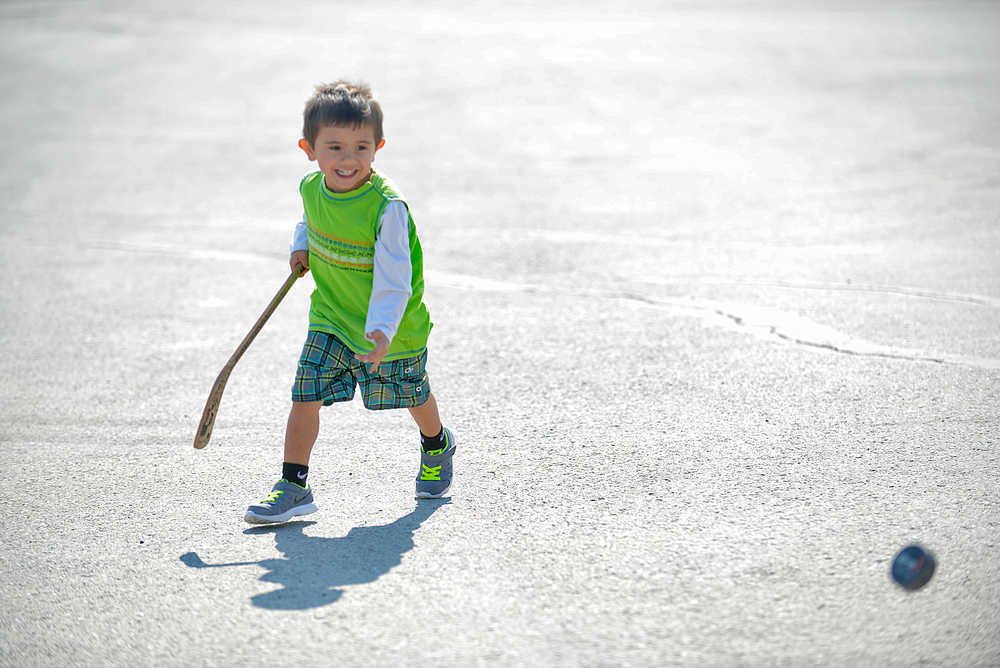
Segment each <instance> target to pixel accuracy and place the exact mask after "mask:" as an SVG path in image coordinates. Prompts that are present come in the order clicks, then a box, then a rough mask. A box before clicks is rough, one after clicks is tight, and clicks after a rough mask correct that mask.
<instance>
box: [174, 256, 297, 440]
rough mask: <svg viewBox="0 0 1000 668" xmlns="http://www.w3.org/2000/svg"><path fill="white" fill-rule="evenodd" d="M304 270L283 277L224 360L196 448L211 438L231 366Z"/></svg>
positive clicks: (208, 403) (209, 399)
mask: <svg viewBox="0 0 1000 668" xmlns="http://www.w3.org/2000/svg"><path fill="white" fill-rule="evenodd" d="M304 273H305V271H304V270H303V269H302V267H296V268H295V269H294V270H292V273H291V274H289V275H288V278H287V279H285V284H284V285H282V286H281V289H280V290H278V294H276V295H274V299H272V300H271V303H270V304H268V305H267V308H265V309H264V312H263V313H262V314H261V315H260V317H259V318H257V322H255V323H254V325H253V327H251V328H250V332H249V333H247V335H246V337H244V339H243V342H242V343H240V345H239V347H238V348H237V349H236V352H234V353H233V356H232V357H230V358H229V361H228V362H226V366H224V367H222V371H220V372H219V377H218V378H216V379H215V384H214V385H212V391H211V392H209V393H208V401H207V402H205V411H204V412H203V413H202V414H201V422H200V423H199V424H198V431H197V433H195V436H194V447H195V449H197V450H201V449H202V448H204V447H205V446H206V445H208V439H210V438H212V427H214V426H215V414H216V413H217V412H218V411H219V402H221V401H222V393H223V391H225V389H226V383H227V382H228V381H229V374H231V373H232V372H233V367H235V366H236V363H237V362H239V361H240V358H241V357H243V353H245V352H246V351H247V348H249V347H250V343H251V342H253V340H254V338H255V337H256V336H257V334H258V333H259V332H260V330H261V329H262V328H263V327H264V323H265V322H267V319H268V318H270V317H271V314H272V313H274V310H275V309H276V308H278V304H280V303H281V300H282V299H284V298H285V295H287V294H288V291H289V290H291V289H292V285H294V284H295V281H296V280H298V278H299V276H301V275H302V274H304Z"/></svg>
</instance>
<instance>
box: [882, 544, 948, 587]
mask: <svg viewBox="0 0 1000 668" xmlns="http://www.w3.org/2000/svg"><path fill="white" fill-rule="evenodd" d="M936 566H937V562H936V561H935V560H934V555H933V554H931V553H930V552H929V551H928V550H925V549H924V548H922V547H920V546H919V545H908V546H906V547H904V548H903V549H902V550H900V551H899V554H897V555H896V558H895V559H893V560H892V571H891V575H892V579H893V581H894V582H895V583H896V584H898V585H899V586H900V587H902V588H903V589H908V590H910V591H915V590H917V589H920V588H921V587H923V586H924V585H925V584H927V583H928V582H929V581H930V579H931V576H932V575H934V568H935V567H936Z"/></svg>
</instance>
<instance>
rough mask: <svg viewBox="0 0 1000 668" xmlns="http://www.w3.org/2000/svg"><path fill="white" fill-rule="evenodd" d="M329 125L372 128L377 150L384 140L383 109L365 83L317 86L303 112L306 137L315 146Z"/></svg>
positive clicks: (303, 133)
mask: <svg viewBox="0 0 1000 668" xmlns="http://www.w3.org/2000/svg"><path fill="white" fill-rule="evenodd" d="M327 125H339V126H344V125H350V126H352V127H355V128H356V127H359V126H362V125H368V126H371V128H372V130H373V131H374V132H375V145H376V146H378V145H379V144H381V143H382V139H383V138H384V137H383V135H382V107H381V105H379V103H378V100H376V99H375V96H374V95H372V89H371V88H370V87H369V86H368V85H366V84H363V83H351V82H349V81H335V82H334V83H323V84H319V85H318V86H316V89H315V90H314V91H313V94H312V97H310V98H309V99H308V100H306V108H305V111H303V112H302V136H303V138H305V140H306V141H307V142H309V145H310V146H313V145H314V144H315V142H316V135H318V134H319V131H320V128H322V127H325V126H327Z"/></svg>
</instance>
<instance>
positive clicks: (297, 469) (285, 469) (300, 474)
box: [281, 462, 309, 487]
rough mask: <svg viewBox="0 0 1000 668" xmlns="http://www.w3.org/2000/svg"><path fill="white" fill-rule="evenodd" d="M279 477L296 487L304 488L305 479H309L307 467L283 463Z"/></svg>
mask: <svg viewBox="0 0 1000 668" xmlns="http://www.w3.org/2000/svg"><path fill="white" fill-rule="evenodd" d="M281 477H282V478H284V479H285V480H287V481H288V482H294V483H295V484H296V485H301V486H302V487H305V486H306V478H308V477H309V467H308V466H303V465H302V464H293V463H291V462H284V463H282V465H281Z"/></svg>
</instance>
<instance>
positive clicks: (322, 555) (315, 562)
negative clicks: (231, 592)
mask: <svg viewBox="0 0 1000 668" xmlns="http://www.w3.org/2000/svg"><path fill="white" fill-rule="evenodd" d="M446 503H448V501H447V500H446V499H443V500H441V501H436V500H423V501H421V502H420V503H418V504H417V507H416V508H414V509H413V511H412V512H410V513H409V514H407V515H404V516H403V517H400V518H399V519H398V520H396V521H395V522H392V523H391V524H382V525H376V526H365V527H355V528H353V529H351V530H350V531H349V532H348V534H347V535H346V536H344V537H342V538H313V537H312V536H307V535H305V533H303V529H305V528H306V527H308V526H312V525H313V524H315V522H289V523H287V524H280V525H277V526H265V527H253V528H250V529H247V530H246V531H244V532H243V533H245V534H247V535H250V536H254V535H259V534H274V539H275V544H276V545H275V546H276V547H277V548H278V551H279V552H281V553H282V554H284V555H285V557H284V558H283V559H263V560H261V561H241V562H235V563H228V564H206V563H205V562H204V561H202V560H201V558H200V557H199V556H198V554H197V553H196V552H188V553H186V554H183V555H181V558H180V559H181V561H182V562H184V563H185V564H186V565H188V566H190V567H191V568H222V567H227V566H250V565H255V566H263V567H264V568H267V569H269V570H270V572H269V573H265V574H264V575H263V576H261V578H260V579H261V580H262V581H264V582H277V583H280V584H282V585H284V586H283V588H282V589H276V590H274V591H269V592H267V593H265V594H258V595H256V596H253V597H251V599H250V600H251V601H253V604H254V605H256V606H257V607H259V608H267V609H269V610H306V609H309V608H317V607H320V606H323V605H329V604H330V603H333V602H335V601H336V600H337V599H339V598H340V596H341V595H342V594H343V593H344V590H343V589H341V587H344V586H346V585H354V584H362V583H365V582H374V581H375V580H377V579H379V578H380V577H382V576H383V575H385V574H386V573H388V572H389V571H391V570H392V569H393V568H395V567H396V566H398V565H399V564H400V563H402V561H403V555H404V554H406V553H407V552H409V551H410V550H412V549H413V533H414V532H415V531H416V530H417V529H418V528H419V527H420V525H421V524H422V523H423V521H424V520H426V519H427V518H428V517H430V516H431V514H432V513H433V512H434V511H435V510H437V509H438V508H440V507H441V506H442V505H445V504H446Z"/></svg>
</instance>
